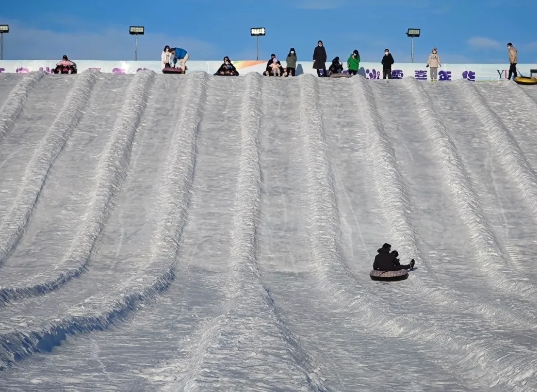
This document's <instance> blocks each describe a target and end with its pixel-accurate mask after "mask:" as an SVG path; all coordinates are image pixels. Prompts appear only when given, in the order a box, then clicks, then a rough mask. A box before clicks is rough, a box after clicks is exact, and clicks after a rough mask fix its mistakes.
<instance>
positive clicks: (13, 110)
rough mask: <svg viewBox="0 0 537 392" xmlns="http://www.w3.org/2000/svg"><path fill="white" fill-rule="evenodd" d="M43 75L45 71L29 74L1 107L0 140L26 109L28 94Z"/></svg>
mask: <svg viewBox="0 0 537 392" xmlns="http://www.w3.org/2000/svg"><path fill="white" fill-rule="evenodd" d="M43 76H45V72H32V73H30V74H28V75H26V76H24V78H23V79H22V80H21V81H20V82H19V83H18V84H17V85H16V86H15V87H14V88H13V90H12V91H11V92H10V93H9V96H8V97H7V98H6V101H5V102H4V104H3V105H2V107H1V108H0V140H2V138H3V137H4V136H5V135H6V133H8V132H9V130H10V129H11V128H12V127H13V125H14V124H15V121H16V120H17V117H19V114H20V113H21V112H22V109H24V104H25V103H26V99H27V98H28V95H29V94H30V92H31V91H32V90H33V89H34V87H35V86H36V84H37V82H39V81H40V80H41V79H42V78H43Z"/></svg>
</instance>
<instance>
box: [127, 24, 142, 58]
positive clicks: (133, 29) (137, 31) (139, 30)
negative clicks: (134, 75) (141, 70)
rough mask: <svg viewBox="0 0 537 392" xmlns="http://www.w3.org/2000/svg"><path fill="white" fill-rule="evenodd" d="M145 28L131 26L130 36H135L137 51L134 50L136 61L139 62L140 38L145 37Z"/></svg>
mask: <svg viewBox="0 0 537 392" xmlns="http://www.w3.org/2000/svg"><path fill="white" fill-rule="evenodd" d="M144 33H145V29H144V26H131V27H129V34H130V35H134V41H135V49H134V61H138V36H139V35H144Z"/></svg>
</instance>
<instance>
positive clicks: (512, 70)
mask: <svg viewBox="0 0 537 392" xmlns="http://www.w3.org/2000/svg"><path fill="white" fill-rule="evenodd" d="M507 52H508V53H509V77H508V78H507V79H509V80H511V76H513V80H514V79H515V78H516V74H517V70H516V65H517V62H518V51H517V50H516V48H515V47H514V46H513V44H512V43H511V42H509V43H508V44H507Z"/></svg>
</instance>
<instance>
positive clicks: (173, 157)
mask: <svg viewBox="0 0 537 392" xmlns="http://www.w3.org/2000/svg"><path fill="white" fill-rule="evenodd" d="M147 72H151V71H147ZM151 77H152V76H151ZM140 78H145V77H144V76H142V75H141V76H140ZM187 78H188V81H187V88H186V91H185V92H184V93H183V95H184V94H186V95H187V97H188V98H187V99H186V100H184V102H185V103H184V105H182V115H181V116H180V121H179V123H178V125H177V126H176V128H175V130H174V135H173V139H172V144H171V147H170V150H169V153H168V157H167V162H166V167H167V170H166V172H165V173H164V175H163V177H162V179H161V182H160V183H159V187H160V192H159V194H160V200H159V201H158V206H159V207H160V211H159V218H160V220H159V224H158V227H159V229H158V230H157V232H156V233H155V235H154V237H153V238H152V242H151V248H152V257H151V259H150V260H148V261H147V263H146V267H145V268H143V269H141V270H140V271H139V272H138V273H137V274H136V275H134V276H133V277H131V278H129V279H127V280H124V281H121V280H120V282H119V284H118V287H117V288H116V289H115V290H114V292H112V293H109V292H107V293H105V294H96V295H94V296H92V297H90V298H88V299H86V300H85V301H84V302H83V303H80V304H78V305H76V306H73V307H72V308H71V309H69V311H67V312H66V313H65V315H63V316H60V317H55V318H53V319H50V320H43V321H42V326H40V327H37V326H32V327H31V328H30V329H26V330H14V331H11V332H3V333H2V334H0V369H2V368H5V367H7V366H10V365H12V364H13V363H14V362H15V361H17V360H19V359H22V358H24V357H26V356H28V355H32V354H33V353H36V352H47V351H50V350H51V349H52V348H54V347H55V346H58V345H60V344H61V343H62V342H63V341H64V340H65V339H66V337H67V336H68V335H76V334H81V333H88V332H91V331H96V330H104V329H106V328H108V327H109V326H110V325H111V324H113V323H114V322H116V321H118V320H121V319H122V318H124V317H125V316H127V315H128V314H129V313H131V312H132V311H135V310H136V309H137V308H139V306H141V305H143V304H144V303H147V302H149V301H151V300H152V299H153V298H154V297H155V296H157V295H158V294H159V293H161V292H163V291H164V290H166V289H167V288H168V286H169V285H170V284H171V282H172V281H173V279H174V277H175V266H176V263H177V260H176V259H177V253H178V250H179V249H178V248H179V243H180V241H181V236H182V232H183V229H184V226H185V225H186V218H187V213H188V205H189V201H190V191H191V187H192V181H193V179H194V171H195V164H196V140H197V133H198V128H199V124H200V121H201V118H202V116H203V113H204V110H205V103H206V90H207V79H208V77H207V75H206V74H192V75H188V76H187Z"/></svg>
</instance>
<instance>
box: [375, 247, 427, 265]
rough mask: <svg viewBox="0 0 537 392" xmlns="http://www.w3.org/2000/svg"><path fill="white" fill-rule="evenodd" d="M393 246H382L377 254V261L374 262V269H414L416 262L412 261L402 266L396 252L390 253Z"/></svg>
mask: <svg viewBox="0 0 537 392" xmlns="http://www.w3.org/2000/svg"><path fill="white" fill-rule="evenodd" d="M391 248H392V246H391V245H390V244H384V245H382V248H380V249H379V250H378V251H377V252H378V255H376V256H375V261H374V262H373V269H374V270H377V271H399V270H402V269H407V270H408V269H412V268H414V264H416V261H415V260H414V259H412V260H411V261H410V264H404V265H401V263H400V262H399V259H398V258H397V256H399V253H397V251H396V250H394V251H393V252H391V253H390V250H391Z"/></svg>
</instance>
